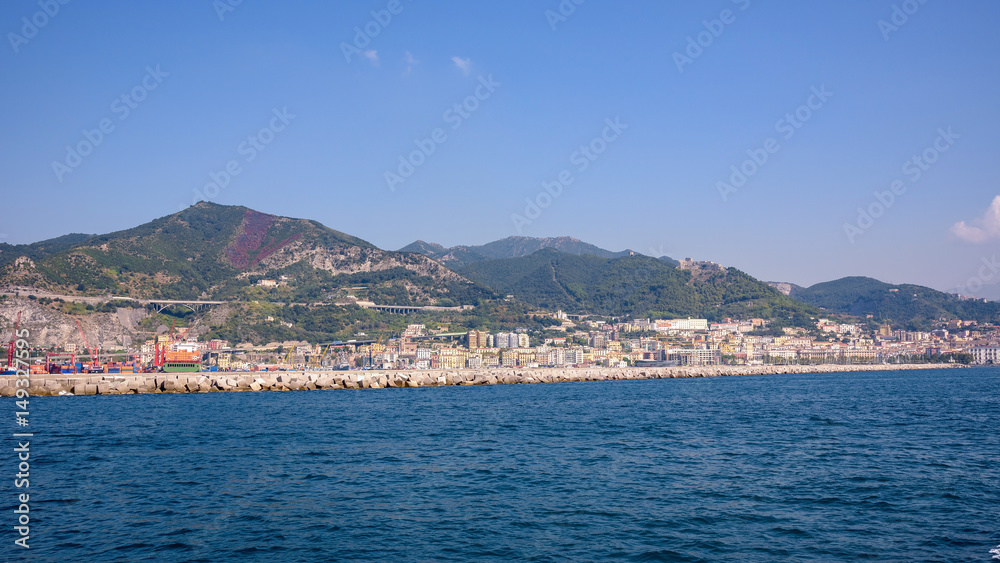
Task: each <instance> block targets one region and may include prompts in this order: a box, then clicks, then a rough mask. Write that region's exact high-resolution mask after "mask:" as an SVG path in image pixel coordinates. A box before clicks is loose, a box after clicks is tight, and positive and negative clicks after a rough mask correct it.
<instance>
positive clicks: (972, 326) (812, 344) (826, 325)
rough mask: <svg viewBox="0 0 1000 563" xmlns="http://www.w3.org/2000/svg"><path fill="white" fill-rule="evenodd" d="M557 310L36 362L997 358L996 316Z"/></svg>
mask: <svg viewBox="0 0 1000 563" xmlns="http://www.w3.org/2000/svg"><path fill="white" fill-rule="evenodd" d="M553 317H554V318H555V319H557V320H559V321H560V323H561V324H560V325H558V326H557V327H555V328H556V329H555V330H546V331H528V330H526V329H515V330H513V331H511V332H495V333H491V332H486V331H481V330H451V329H450V327H449V326H446V325H438V326H434V327H428V326H425V325H424V324H410V325H408V326H407V328H406V329H405V330H404V331H402V333H400V334H396V335H389V336H388V337H386V335H379V336H374V335H372V336H369V335H367V334H364V333H358V334H356V335H355V338H353V339H349V340H346V341H335V342H326V343H309V342H305V341H283V342H269V343H266V344H262V345H254V344H252V343H230V342H228V341H226V340H221V339H208V340H201V339H199V338H198V337H195V336H186V335H185V332H184V331H177V332H176V333H175V332H174V331H170V333H169V334H161V335H158V336H156V337H155V338H151V339H148V340H146V341H144V342H142V343H137V345H135V346H132V347H123V348H122V349H118V350H115V349H98V348H90V347H89V344H86V345H85V346H79V345H78V344H76V343H66V344H64V345H63V346H62V347H61V349H51V350H36V351H35V352H34V353H33V357H34V358H35V371H36V372H37V373H83V372H86V373H122V372H141V371H146V372H148V371H291V370H323V369H336V370H366V369H375V370H435V369H448V370H456V369H465V368H468V369H488V368H545V367H553V368H598V367H609V368H625V367H670V366H717V365H746V366H755V365H756V366H761V365H781V364H885V363H926V362H950V363H955V362H958V363H966V364H969V363H974V364H994V363H998V362H1000V344H998V342H1000V327H997V326H993V325H982V324H979V323H976V322H975V321H960V320H952V321H948V322H942V323H941V326H940V327H938V328H935V329H934V330H931V331H928V332H919V331H907V330H900V329H894V328H893V327H892V326H890V325H888V324H881V325H866V324H851V323H843V322H837V321H834V320H830V319H826V318H820V319H818V320H817V321H816V324H815V327H814V328H812V329H811V330H810V329H804V328H788V327H785V328H782V329H781V330H771V329H769V327H768V325H769V324H770V321H768V320H765V319H759V318H755V319H747V320H738V319H723V320H722V322H709V321H708V320H707V319H692V318H686V319H655V320H654V319H629V320H627V321H624V322H609V321H606V320H591V319H587V318H580V317H579V316H575V315H567V314H565V313H563V312H562V311H557V312H556V313H554V314H553ZM871 327H877V328H874V329H873V328H871ZM81 334H82V333H81ZM556 334H559V335H558V336H556ZM43 355H44V363H43V360H42V356H43ZM116 358H117V359H118V361H115V359H116ZM77 360H79V361H77ZM88 360H89V361H88Z"/></svg>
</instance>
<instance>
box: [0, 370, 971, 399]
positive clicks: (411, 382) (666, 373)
mask: <svg viewBox="0 0 1000 563" xmlns="http://www.w3.org/2000/svg"><path fill="white" fill-rule="evenodd" d="M948 367H961V366H957V365H948V364H886V365H870V366H866V365H846V366H845V365H832V364H830V365H812V366H799V365H789V366H701V367H656V368H582V369H580V368H577V369H559V368H497V369H464V370H423V371H293V372H202V373H136V374H129V373H125V374H95V375H85V374H75V375H32V376H31V377H30V385H29V387H28V392H29V393H30V394H31V395H32V396H39V395H50V396H56V395H122V394H130V393H211V392H218V391H299V390H303V389H384V388H387V387H439V386H449V385H511V384H517V383H560V382H571V381H613V380H622V379H668V378H685V377H720V376H735V375H765V374H774V375H780V374H790V373H832V372H845V371H886V370H903V369H941V368H948ZM16 388H17V387H16V384H15V377H14V376H12V375H7V376H0V395H2V396H5V397H10V396H13V395H14V392H15V390H16Z"/></svg>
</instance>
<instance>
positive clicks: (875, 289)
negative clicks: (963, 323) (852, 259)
mask: <svg viewBox="0 0 1000 563" xmlns="http://www.w3.org/2000/svg"><path fill="white" fill-rule="evenodd" d="M792 297H794V298H795V299H798V300H800V301H802V302H803V303H808V304H810V305H814V306H816V307H821V308H822V309H825V310H827V311H832V312H836V313H845V314H849V315H855V316H861V317H863V316H865V315H872V316H873V318H875V319H876V320H878V321H882V322H888V323H890V324H893V325H899V326H902V327H904V328H907V329H910V330H919V329H926V328H927V327H929V326H931V325H933V324H934V323H935V322H937V321H946V320H952V319H962V320H976V321H979V322H996V321H997V320H998V319H1000V303H996V302H984V301H982V300H978V299H963V298H959V297H958V296H957V295H953V294H950V293H944V292H942V291H937V290H935V289H931V288H929V287H924V286H920V285H911V284H888V283H885V282H881V281H879V280H876V279H873V278H866V277H860V276H855V277H847V278H841V279H839V280H834V281H829V282H824V283H818V284H816V285H813V286H811V287H806V288H798V287H797V288H796V289H795V290H794V291H793V292H792Z"/></svg>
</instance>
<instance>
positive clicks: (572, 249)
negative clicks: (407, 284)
mask: <svg viewBox="0 0 1000 563" xmlns="http://www.w3.org/2000/svg"><path fill="white" fill-rule="evenodd" d="M542 249H552V250H558V251H559V252H563V253H565V254H575V255H580V256H582V255H591V256H598V257H601V258H621V257H623V256H629V255H631V254H634V253H633V252H632V251H630V250H623V251H621V252H612V251H610V250H605V249H603V248H600V247H597V246H594V245H592V244H588V243H586V242H583V241H581V240H578V239H575V238H573V237H547V238H536V237H516V236H515V237H507V238H505V239H501V240H496V241H493V242H490V243H486V244H483V245H479V246H453V247H451V248H445V247H444V246H441V245H440V244H435V243H428V242H424V241H422V240H418V241H416V242H413V243H411V244H408V245H407V246H405V247H403V248H401V249H400V252H417V253H420V254H423V255H425V256H430V257H431V258H433V259H435V260H437V261H438V262H441V263H442V264H445V265H446V266H448V267H449V268H452V269H455V268H461V267H462V266H466V265H469V264H473V263H475V262H482V261H484V260H496V259H502V258H519V257H522V256H529V255H531V254H534V253H535V252H538V251H539V250H542ZM667 260H668V261H671V259H670V258H667Z"/></svg>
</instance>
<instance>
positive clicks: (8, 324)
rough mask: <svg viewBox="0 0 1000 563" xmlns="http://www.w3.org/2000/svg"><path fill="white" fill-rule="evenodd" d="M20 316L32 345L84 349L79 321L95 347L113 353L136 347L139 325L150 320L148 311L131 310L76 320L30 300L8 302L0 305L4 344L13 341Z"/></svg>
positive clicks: (1, 334) (0, 321)
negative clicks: (124, 348) (125, 347)
mask: <svg viewBox="0 0 1000 563" xmlns="http://www.w3.org/2000/svg"><path fill="white" fill-rule="evenodd" d="M18 312H20V313H21V325H20V327H21V328H26V329H28V330H29V331H30V334H29V336H28V338H27V341H28V344H29V345H31V346H42V347H46V348H47V347H50V346H59V347H61V346H63V345H64V344H67V343H74V344H76V345H77V348H78V349H82V348H83V339H82V338H81V337H80V331H79V329H77V326H76V320H79V321H80V326H81V327H82V328H83V331H84V334H86V335H87V340H88V341H89V342H90V345H91V346H102V347H103V348H105V349H110V348H120V347H122V346H128V345H130V344H134V343H135V342H136V339H137V338H139V337H140V336H139V331H138V326H139V323H141V322H142V321H143V319H145V318H146V317H148V316H149V311H148V310H145V309H131V308H119V309H117V311H115V312H109V313H92V314H89V315H82V316H74V315H68V314H65V313H62V312H60V311H57V310H55V309H54V308H52V307H49V306H45V305H41V304H39V303H38V301H37V300H33V299H28V298H26V297H19V298H7V299H4V300H2V301H0V336H2V339H3V342H8V341H10V337H11V335H12V334H13V329H14V323H15V321H16V319H17V314H18Z"/></svg>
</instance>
